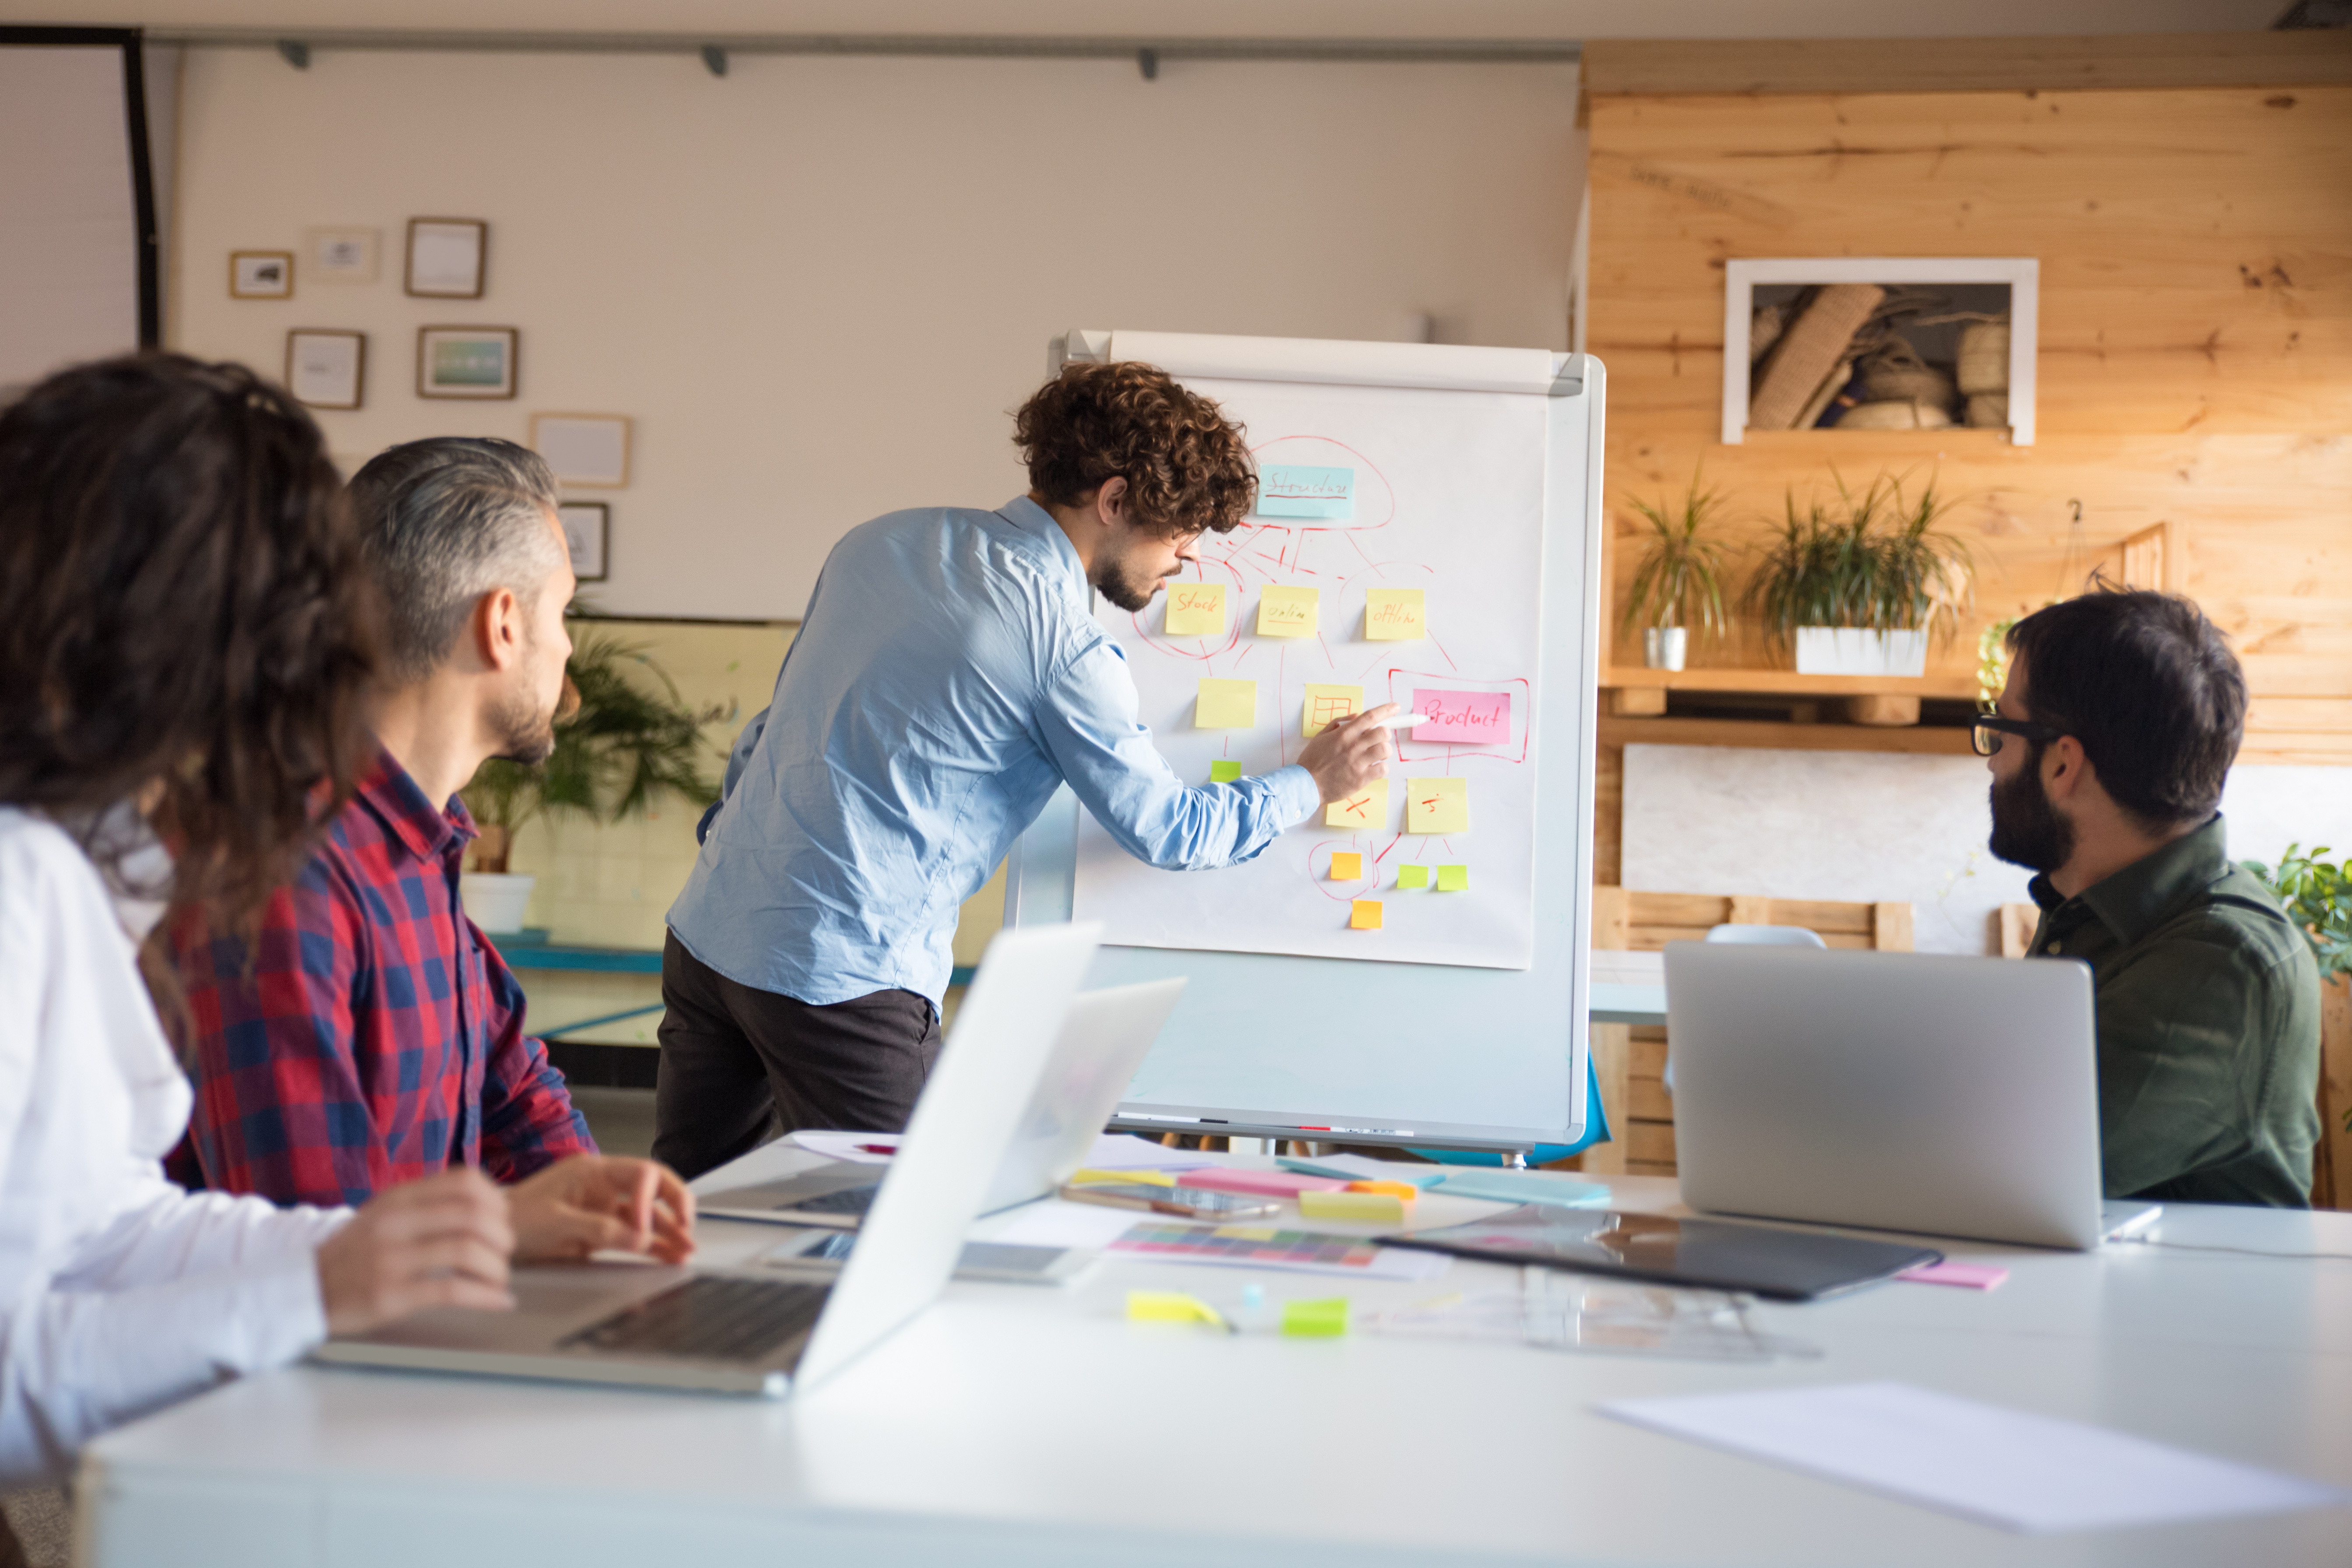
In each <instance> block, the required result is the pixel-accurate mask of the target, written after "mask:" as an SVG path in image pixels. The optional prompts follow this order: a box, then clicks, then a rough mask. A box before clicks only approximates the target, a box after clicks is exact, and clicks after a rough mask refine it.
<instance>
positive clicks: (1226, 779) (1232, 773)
mask: <svg viewBox="0 0 2352 1568" xmlns="http://www.w3.org/2000/svg"><path fill="white" fill-rule="evenodd" d="M1241 776H1242V765H1241V763H1238V762H1236V761H1234V759H1233V758H1231V757H1219V758H1218V759H1217V760H1216V761H1215V762H1213V763H1210V764H1209V782H1210V783H1211V784H1232V783H1234V782H1235V781H1236V780H1238V779H1239V778H1240V777H1241Z"/></svg>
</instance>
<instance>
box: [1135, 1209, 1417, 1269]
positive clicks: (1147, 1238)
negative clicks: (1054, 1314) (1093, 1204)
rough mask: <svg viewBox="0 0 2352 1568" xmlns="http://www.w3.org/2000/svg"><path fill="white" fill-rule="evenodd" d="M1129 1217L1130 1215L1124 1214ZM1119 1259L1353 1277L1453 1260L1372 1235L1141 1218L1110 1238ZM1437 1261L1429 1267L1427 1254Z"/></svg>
mask: <svg viewBox="0 0 2352 1568" xmlns="http://www.w3.org/2000/svg"><path fill="white" fill-rule="evenodd" d="M1130 1217H1132V1216H1130ZM1110 1251H1111V1252H1112V1254H1113V1255H1114V1256H1117V1257H1120V1258H1130V1257H1136V1258H1139V1260H1140V1259H1149V1260H1150V1261H1151V1262H1155V1263H1206V1264H1213V1265H1215V1266H1217V1267H1220V1268H1279V1269H1284V1270H1286V1271H1289V1272H1293V1273H1299V1274H1344V1275H1348V1276H1350V1277H1352V1278H1354V1279H1436V1278H1437V1277H1438V1276H1439V1275H1441V1274H1443V1273H1444V1272H1445V1266H1446V1265H1448V1264H1450V1263H1452V1262H1453V1259H1452V1258H1447V1257H1446V1256H1445V1255H1444V1253H1442V1252H1417V1251H1415V1250H1413V1249H1412V1248H1411V1247H1382V1246H1381V1245H1380V1242H1379V1240H1378V1238H1376V1237H1363V1236H1335V1235H1332V1234H1330V1233H1328V1232H1325V1231H1312V1230H1290V1229H1287V1228H1284V1227H1278V1226H1270V1225H1269V1226H1259V1225H1223V1226H1214V1227H1212V1226H1203V1225H1183V1224H1177V1223H1162V1222H1160V1221H1156V1220H1146V1221H1144V1222H1143V1223H1141V1224H1139V1225H1138V1226H1135V1227H1134V1228H1133V1229H1131V1230H1129V1231H1128V1232H1127V1233H1126V1234H1125V1235H1123V1236H1121V1237H1119V1238H1118V1240H1117V1241H1114V1242H1113V1243H1111V1246H1110ZM1431 1258H1434V1259H1436V1260H1437V1264H1438V1266H1437V1267H1436V1268H1431V1267H1430V1265H1429V1263H1428V1262H1427V1261H1426V1260H1427V1259H1431Z"/></svg>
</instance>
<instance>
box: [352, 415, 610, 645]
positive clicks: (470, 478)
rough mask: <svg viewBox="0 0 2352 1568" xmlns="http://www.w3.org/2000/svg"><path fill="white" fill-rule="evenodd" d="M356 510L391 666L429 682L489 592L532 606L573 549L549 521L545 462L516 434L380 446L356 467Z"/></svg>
mask: <svg viewBox="0 0 2352 1568" xmlns="http://www.w3.org/2000/svg"><path fill="white" fill-rule="evenodd" d="M351 493H352V512H353V514H354V515H355V516H356V517H357V519H358V521H359V525H360V536H361V539H362V542H363V543H364V544H365V546H366V549H367V554H368V563H369V564H370V566H372V567H373V570H374V574H375V580H376V586H377V587H378V588H379V589H381V590H382V591H383V601H384V624H385V628H386V631H387V633H388V637H387V641H388V644H389V647H388V649H387V652H388V655H389V662H390V664H391V667H392V673H393V675H394V677H395V678H396V679H401V680H404V681H413V680H422V679H425V677H426V676H428V675H430V674H432V673H433V671H434V670H435V669H436V668H439V667H440V665H441V662H442V660H444V659H446V658H448V657H449V650H450V647H451V646H452V645H453V644H455V643H456V642H457V635H458V633H460V632H461V631H463V630H464V629H465V626H466V619H467V616H470V615H472V614H473V612H474V605H475V604H476V603H477V602H478V600H479V599H480V598H481V596H482V595H485V594H488V593H490V592H492V591H493V590H495V589H499V588H510V589H512V590H513V591H514V594H515V596H516V597H517V598H519V599H520V600H522V601H523V603H524V604H526V605H531V604H535V603H536V602H537V601H538V598H539V595H540V591H541V589H543V588H544V587H546V585H547V580H548V578H549V577H551V575H553V574H554V572H555V569H556V567H557V566H559V565H561V564H562V562H563V559H564V554H563V548H562V545H560V544H558V543H557V542H556V540H555V537H554V534H553V532H552V531H551V530H550V529H549V528H548V526H547V514H548V513H549V512H551V511H552V510H554V509H555V505H556V501H557V499H558V492H557V490H556V487H555V473H554V470H553V469H551V468H549V467H548V466H547V460H546V459H545V458H541V456H540V455H539V454H538V453H536V452H533V451H531V450H530V449H529V448H527V447H518V446H516V445H515V444H514V443H513V442H511V441H498V440H491V439H488V438H487V437H481V438H478V437H464V436H436V437H432V438H431V439H429V440H424V441H410V442H408V443H406V444H404V445H403V446H398V447H390V448H388V449H386V450H384V451H383V452H379V453H378V454H376V456H375V457H374V458H373V459H372V460H371V461H370V462H369V463H368V465H367V467H365V468H362V469H361V470H360V471H359V472H358V473H356V474H354V475H352V487H351Z"/></svg>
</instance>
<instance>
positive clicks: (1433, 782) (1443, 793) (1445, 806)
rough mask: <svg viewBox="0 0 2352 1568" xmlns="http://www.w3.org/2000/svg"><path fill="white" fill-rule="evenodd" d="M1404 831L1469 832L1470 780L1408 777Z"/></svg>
mask: <svg viewBox="0 0 2352 1568" xmlns="http://www.w3.org/2000/svg"><path fill="white" fill-rule="evenodd" d="M1404 830H1405V831H1406V832H1407V833H1467V832H1469V831H1470V781H1469V780H1468V779H1407V780H1405V781H1404Z"/></svg>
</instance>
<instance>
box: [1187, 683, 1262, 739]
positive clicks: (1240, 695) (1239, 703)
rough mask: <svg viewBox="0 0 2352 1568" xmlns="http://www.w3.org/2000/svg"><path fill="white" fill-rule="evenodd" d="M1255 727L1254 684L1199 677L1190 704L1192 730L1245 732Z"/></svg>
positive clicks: (1255, 697)
mask: <svg viewBox="0 0 2352 1568" xmlns="http://www.w3.org/2000/svg"><path fill="white" fill-rule="evenodd" d="M1256 724H1257V682H1256V681H1255V680H1212V679H1208V678H1207V677H1202V680H1201V694H1200V696H1199V697H1197V698H1195V699H1194V700H1193V703H1192V727H1193V728H1194V729H1196V730H1248V729H1254V728H1255V727H1256Z"/></svg>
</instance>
